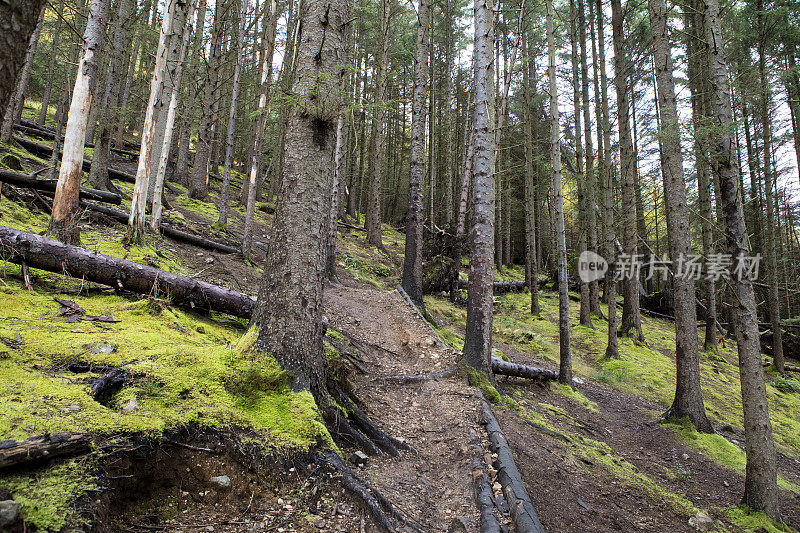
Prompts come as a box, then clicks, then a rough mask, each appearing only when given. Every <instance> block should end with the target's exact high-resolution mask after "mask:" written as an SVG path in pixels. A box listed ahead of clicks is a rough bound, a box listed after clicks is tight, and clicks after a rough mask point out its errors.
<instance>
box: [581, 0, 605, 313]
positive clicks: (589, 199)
mask: <svg viewBox="0 0 800 533" xmlns="http://www.w3.org/2000/svg"><path fill="white" fill-rule="evenodd" d="M588 1H589V2H591V0H588ZM578 39H579V42H580V49H581V101H582V106H583V125H584V129H583V132H584V144H585V145H586V167H585V169H586V171H585V174H584V178H583V182H584V184H585V185H586V193H585V195H584V208H585V209H586V213H585V219H586V249H587V250H589V251H592V252H595V253H596V252H597V218H596V214H595V192H596V188H597V183H596V182H595V175H594V147H593V146H592V119H591V116H590V105H589V66H588V61H587V55H588V54H587V52H586V46H587V45H586V11H585V6H584V0H578ZM575 142H580V139H576V141H575ZM599 144H600V143H599V141H598V145H599ZM588 285H589V287H588V288H589V310H590V311H591V312H592V313H594V314H595V316H601V315H602V312H601V311H600V290H599V287H598V283H597V280H594V281H591V282H589V284H588Z"/></svg>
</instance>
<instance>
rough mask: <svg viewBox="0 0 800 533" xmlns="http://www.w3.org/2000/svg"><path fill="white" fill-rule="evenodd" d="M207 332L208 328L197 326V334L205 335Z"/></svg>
mask: <svg viewBox="0 0 800 533" xmlns="http://www.w3.org/2000/svg"><path fill="white" fill-rule="evenodd" d="M205 332H206V328H204V327H203V326H197V333H205Z"/></svg>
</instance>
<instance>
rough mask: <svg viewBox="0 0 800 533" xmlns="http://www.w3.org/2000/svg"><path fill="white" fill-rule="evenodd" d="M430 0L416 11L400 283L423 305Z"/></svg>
mask: <svg viewBox="0 0 800 533" xmlns="http://www.w3.org/2000/svg"><path fill="white" fill-rule="evenodd" d="M429 35H430V0H420V1H419V9H418V10H417V57H416V62H415V64H414V94H413V97H412V98H413V100H412V102H411V161H410V163H409V171H408V211H407V213H406V244H405V259H404V261H403V275H402V280H401V282H402V285H403V289H405V291H406V293H408V296H409V297H410V298H411V301H413V302H414V304H416V305H417V306H418V307H420V308H423V309H424V306H425V301H424V299H423V297H422V222H423V217H424V214H423V209H424V206H423V200H422V192H423V191H424V190H425V109H426V108H427V106H426V105H425V102H426V100H427V99H428V42H429Z"/></svg>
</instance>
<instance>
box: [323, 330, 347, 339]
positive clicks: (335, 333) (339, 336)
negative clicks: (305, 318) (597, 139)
mask: <svg viewBox="0 0 800 533" xmlns="http://www.w3.org/2000/svg"><path fill="white" fill-rule="evenodd" d="M325 336H326V337H328V338H329V339H334V340H337V341H339V342H346V341H347V337H345V336H344V335H342V334H341V333H339V332H338V331H336V330H335V329H331V328H328V329H327V330H325Z"/></svg>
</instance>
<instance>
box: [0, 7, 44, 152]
mask: <svg viewBox="0 0 800 533" xmlns="http://www.w3.org/2000/svg"><path fill="white" fill-rule="evenodd" d="M45 9H46V8H45V6H42V8H41V10H40V12H39V19H38V20H37V21H36V29H35V30H33V34H31V38H30V40H29V41H28V51H27V52H25V63H24V65H23V67H22V73H21V75H20V77H19V81H18V82H17V86H16V89H15V90H14V95H13V96H12V97H11V100H10V101H9V102H8V109H7V110H6V113H5V115H4V116H3V119H2V123H1V124H2V131H0V140H2V141H4V142H8V139H9V138H10V137H11V131H12V130H13V125H14V123H15V122H17V121H18V120H19V119H20V117H21V116H22V107H23V105H24V104H25V92H26V91H27V90H28V82H29V81H30V79H31V70H33V55H34V54H35V53H36V47H37V45H38V44H39V35H40V34H41V32H42V21H43V20H44V12H45Z"/></svg>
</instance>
